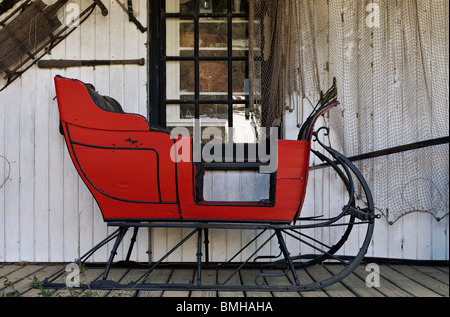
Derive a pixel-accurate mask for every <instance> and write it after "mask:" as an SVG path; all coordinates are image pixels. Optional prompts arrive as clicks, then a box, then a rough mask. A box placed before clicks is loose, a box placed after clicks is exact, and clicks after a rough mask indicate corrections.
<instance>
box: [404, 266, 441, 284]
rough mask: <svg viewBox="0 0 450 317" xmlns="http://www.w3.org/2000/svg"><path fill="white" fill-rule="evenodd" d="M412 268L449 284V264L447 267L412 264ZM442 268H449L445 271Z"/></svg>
mask: <svg viewBox="0 0 450 317" xmlns="http://www.w3.org/2000/svg"><path fill="white" fill-rule="evenodd" d="M411 267H412V268H414V269H416V270H418V271H420V272H422V273H425V274H426V275H428V276H430V277H432V278H434V279H436V280H438V281H439V282H442V283H444V284H447V285H448V284H449V275H448V266H445V267H432V266H419V265H411ZM441 268H444V269H446V270H447V272H444V271H443V270H442V269H441Z"/></svg>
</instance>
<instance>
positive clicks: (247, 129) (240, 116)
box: [233, 104, 259, 143]
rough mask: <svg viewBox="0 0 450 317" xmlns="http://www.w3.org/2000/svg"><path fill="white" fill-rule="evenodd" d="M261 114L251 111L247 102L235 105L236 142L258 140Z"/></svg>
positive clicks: (234, 133) (234, 137)
mask: <svg viewBox="0 0 450 317" xmlns="http://www.w3.org/2000/svg"><path fill="white" fill-rule="evenodd" d="M258 127H259V114H258V111H256V109H254V111H250V109H248V108H247V107H246V105H245V104H237V105H233V141H234V142H235V143H256V142H258V138H257V135H258V130H257V129H258Z"/></svg>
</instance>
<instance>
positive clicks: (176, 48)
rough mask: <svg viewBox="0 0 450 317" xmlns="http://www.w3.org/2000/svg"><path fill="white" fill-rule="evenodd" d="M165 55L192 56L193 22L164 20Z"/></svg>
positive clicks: (189, 20)
mask: <svg viewBox="0 0 450 317" xmlns="http://www.w3.org/2000/svg"><path fill="white" fill-rule="evenodd" d="M166 55H167V56H194V20H191V19H177V18H169V19H167V20H166Z"/></svg>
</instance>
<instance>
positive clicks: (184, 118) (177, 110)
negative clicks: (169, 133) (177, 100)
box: [166, 104, 195, 128]
mask: <svg viewBox="0 0 450 317" xmlns="http://www.w3.org/2000/svg"><path fill="white" fill-rule="evenodd" d="M194 118H195V105H171V104H168V105H167V106H166V122H167V127H171V128H175V127H180V126H186V125H192V122H193V119H194Z"/></svg>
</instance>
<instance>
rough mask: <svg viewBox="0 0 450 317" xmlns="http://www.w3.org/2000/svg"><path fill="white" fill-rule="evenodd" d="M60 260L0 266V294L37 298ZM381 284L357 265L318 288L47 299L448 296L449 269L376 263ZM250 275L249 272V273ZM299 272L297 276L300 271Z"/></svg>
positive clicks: (179, 275) (116, 272)
mask: <svg viewBox="0 0 450 317" xmlns="http://www.w3.org/2000/svg"><path fill="white" fill-rule="evenodd" d="M65 267H66V265H65V264H0V297H2V296H7V295H12V294H14V295H16V296H18V295H20V297H39V296H42V294H40V290H39V289H35V288H31V287H30V282H31V280H32V279H33V277H36V279H37V280H38V281H43V280H44V279H45V278H46V277H51V276H53V275H55V274H57V273H58V272H60V271H61V270H64V269H65ZM379 268H380V286H379V287H377V288H369V287H368V286H367V285H366V282H365V281H366V277H367V275H368V274H369V273H368V272H366V266H365V265H361V266H359V267H358V269H357V270H355V271H354V272H353V273H352V274H351V275H349V276H348V277H347V278H345V279H344V280H343V281H342V282H340V283H337V284H335V285H333V286H330V287H327V288H325V289H323V290H317V291H310V292H287V293H286V292H274V291H264V292H258V291H257V292H253V291H252V292H224V291H129V290H127V291H92V292H91V293H86V292H80V293H77V294H75V293H73V292H70V291H69V290H67V289H66V290H59V291H54V292H52V293H51V297H61V296H62V297H72V296H87V295H89V296H94V297H112V296H116V297H183V298H187V297H260V298H261V297H264V298H267V297H449V267H448V266H432V265H431V266H420V265H391V264H384V265H380V266H379ZM334 269H336V268H333V266H332V265H328V266H316V267H314V268H312V269H306V271H307V272H305V270H304V269H302V270H298V273H299V274H303V275H302V276H305V277H307V278H311V279H314V277H316V276H320V275H322V276H323V275H324V274H325V275H330V274H332V272H333V270H334ZM143 272H145V269H123V268H113V269H112V270H111V272H110V275H109V279H111V280H115V281H119V282H121V283H127V282H130V281H133V280H134V279H136V278H137V277H139V276H141V275H142V274H143ZM102 273H103V269H102V268H97V267H91V268H88V269H86V271H85V272H84V273H83V275H82V282H83V281H84V280H86V281H89V282H90V281H94V280H97V279H101V276H102ZM226 273H228V275H229V274H230V273H229V272H226V270H218V271H216V270H206V271H204V273H203V279H204V280H205V283H206V282H213V283H214V282H215V280H216V279H219V280H220V279H221V276H224V274H226ZM252 273H253V274H252ZM239 274H240V276H236V278H239V277H240V279H241V281H247V283H252V281H253V276H255V270H247V271H241V272H240V273H239ZM152 276H153V278H154V279H155V280H153V282H154V283H156V282H169V283H190V282H192V280H195V270H194V269H169V268H161V269H158V270H157V271H155V272H153V273H152ZM299 276H300V275H299ZM265 279H266V283H267V284H268V285H276V284H277V283H280V282H283V283H285V282H286V280H287V279H288V278H287V277H283V278H281V279H285V280H280V278H274V277H265Z"/></svg>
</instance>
